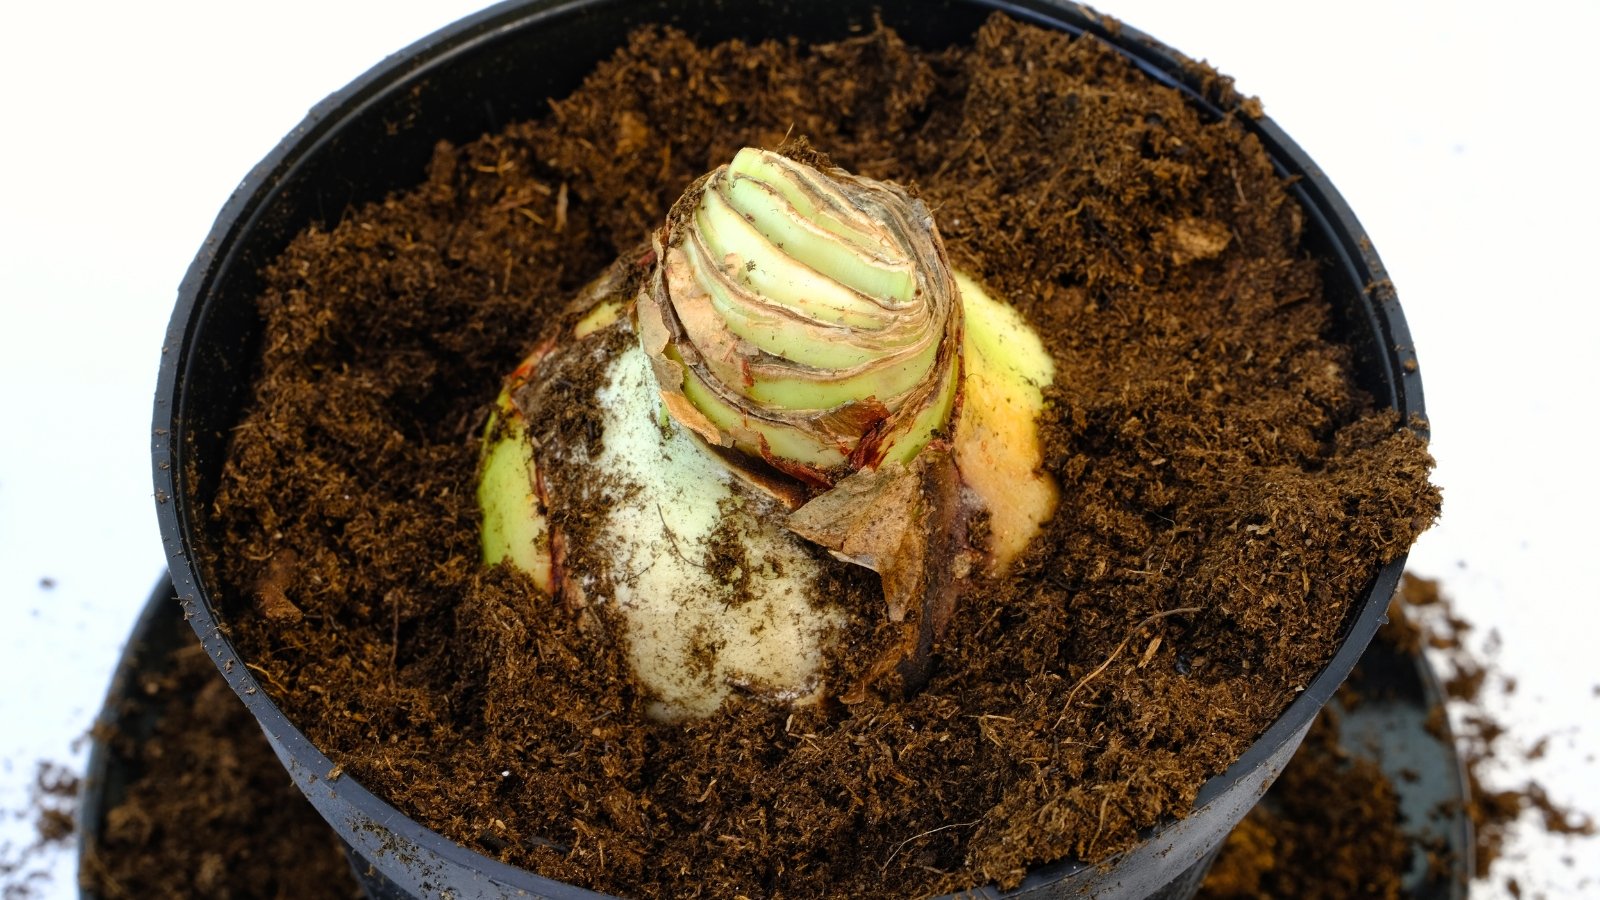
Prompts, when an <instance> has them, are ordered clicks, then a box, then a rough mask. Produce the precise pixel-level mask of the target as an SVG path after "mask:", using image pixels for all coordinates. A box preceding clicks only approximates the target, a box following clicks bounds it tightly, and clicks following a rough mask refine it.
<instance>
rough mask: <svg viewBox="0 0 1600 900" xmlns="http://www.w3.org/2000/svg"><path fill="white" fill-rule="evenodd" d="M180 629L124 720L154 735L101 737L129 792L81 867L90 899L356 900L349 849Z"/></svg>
mask: <svg viewBox="0 0 1600 900" xmlns="http://www.w3.org/2000/svg"><path fill="white" fill-rule="evenodd" d="M174 624H176V623H174ZM165 626H166V623H163V627H165ZM183 630H184V637H183V639H182V646H181V647H179V648H178V649H176V650H174V651H172V652H171V653H170V654H169V655H168V658H167V659H166V660H165V661H164V662H160V663H157V664H154V665H151V666H150V667H149V668H148V669H147V670H145V671H142V672H141V673H140V674H139V675H138V677H137V678H135V679H134V680H133V681H132V682H131V687H130V690H129V693H128V695H127V696H126V697H125V699H124V700H123V704H122V707H121V708H120V709H119V710H117V713H118V714H119V715H121V716H123V717H125V718H126V719H127V720H129V721H132V720H138V719H140V718H142V717H145V716H150V717H153V718H154V719H155V725H154V731H153V732H152V733H151V734H150V735H149V736H148V737H143V738H142V739H135V738H134V737H133V736H131V735H127V734H122V733H118V732H115V731H107V732H103V733H100V734H98V735H97V737H98V739H99V740H102V741H104V742H106V745H107V746H106V752H108V753H110V754H112V755H113V758H114V759H115V762H113V763H112V765H114V766H116V767H118V768H120V769H121V770H122V771H124V772H126V773H127V775H128V776H129V783H128V788H127V793H126V795H125V796H124V797H122V798H121V802H119V803H117V804H116V805H114V806H112V807H110V808H109V809H107V810H106V811H105V814H104V816H105V818H104V821H102V822H100V823H99V828H100V831H99V839H98V841H96V842H95V843H94V845H93V846H91V847H88V848H86V852H85V856H84V858H83V860H82V861H81V862H80V865H79V879H80V881H81V883H82V885H83V887H84V889H85V890H87V891H90V892H92V895H93V896H94V897H96V898H98V900H142V898H148V897H168V898H174V900H187V898H195V900H198V898H208V900H357V898H359V897H361V896H362V894H361V891H360V889H359V888H357V887H356V883H355V878H354V877H353V876H352V875H351V874H350V866H349V864H348V863H346V862H345V857H344V848H343V846H342V845H340V843H339V841H338V839H337V838H335V837H334V836H333V832H332V831H331V830H329V828H328V825H327V823H326V822H324V821H323V820H322V817H321V816H319V815H317V812H316V810H314V809H312V808H311V804H310V803H308V802H306V799H305V797H303V796H302V795H301V793H300V789H299V788H297V787H295V785H294V782H293V781H292V780H291V779H290V778H289V773H288V772H286V771H284V769H283V765H282V764H281V763H279V762H278V757H277V756H276V755H275V754H274V753H273V752H272V747H271V746H270V745H268V744H267V740H266V737H265V736H263V735H262V734H261V729H260V728H259V727H258V726H257V725H256V723H255V720H254V719H252V718H251V716H250V713H249V712H248V711H247V710H246V709H245V707H244V705H243V704H241V703H240V702H239V700H238V698H237V697H234V696H233V691H232V690H231V689H230V688H229V687H228V683H227V682H226V681H224V680H223V679H222V678H221V676H219V675H218V674H217V668H216V666H215V665H214V664H213V663H212V662H211V660H210V658H208V657H207V656H206V653H205V648H204V647H201V646H200V642H199V641H198V640H195V638H194V635H193V633H192V632H190V631H189V629H188V628H186V627H185V628H184V629H183Z"/></svg>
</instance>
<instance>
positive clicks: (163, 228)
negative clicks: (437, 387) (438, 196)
mask: <svg viewBox="0 0 1600 900" xmlns="http://www.w3.org/2000/svg"><path fill="white" fill-rule="evenodd" d="M476 5H477V4H475V3H473V2H471V0H466V2H461V0H434V2H430V3H426V4H424V3H417V2H394V0H388V2H380V0H360V2H355V0H345V2H340V0H317V2H310V0H280V2H275V3H270V4H268V3H257V4H254V5H252V6H248V7H247V6H245V5H242V4H238V3H230V2H221V0H205V2H199V0H195V2H178V0H157V2H151V3H109V2H103V0H102V2H80V3H73V4H67V3H47V2H41V3H27V4H24V3H22V2H14V3H7V4H5V5H4V6H3V8H0V35H3V43H4V48H3V50H0V398H3V404H0V411H3V419H0V423H3V424H0V811H9V810H16V809H20V808H22V807H23V806H24V805H25V803H26V798H27V791H26V785H27V784H28V783H29V782H30V781H31V779H32V776H33V767H34V761H35V760H39V759H52V760H61V761H67V762H72V763H75V764H77V765H80V766H81V764H82V759H83V754H82V752H81V751H80V750H75V749H74V746H75V744H74V741H75V739H76V738H77V737H78V736H79V735H80V734H81V733H82V732H83V731H84V730H85V729H86V728H87V727H88V725H89V724H90V722H91V720H92V718H93V716H94V714H95V712H96V710H97V708H98V707H99V704H100V701H101V698H102V693H103V691H104V689H105V685H106V682H107V680H108V678H109V676H110V673H111V669H112V666H113V665H114V663H115V660H116V658H117V654H118V652H119V649H120V645H121V643H122V640H123V637H124V635H125V634H126V632H127V630H128V628H129V627H130V625H131V623H132V621H133V619H134V616H135V615H136V613H137V611H138V609H139V608H140V606H141V605H142V604H143V602H144V600H145V597H146V595H147V593H148V592H149V590H150V588H151V586H152V585H153V584H154V582H155V581H156V579H157V577H158V575H159V574H160V572H161V570H162V568H163V566H164V561H163V557H162V552H161V543H160V541H159V539H158V537H157V533H156V526H155V517H154V515H153V509H154V504H153V502H152V500H151V487H150V477H149V463H148V443H149V442H148V428H149V416H150V401H151V396H152V392H153V390H154V385H155V373H156V366H157V360H158V356H159V352H158V351H159V348H160V345H161V341H162V336H163V332H164V329H165V326H166V320H167V315H168V313H169V311H170V308H171V305H172V303H173V300H174V296H175V291H176V288H177V284H178V281H179V279H180V278H181V276H182V275H183V272H184V269H185V267H186V266H187V265H188V262H189V259H190V257H191V256H192V255H193V253H194V251H195V249H196V248H197V247H198V246H199V245H200V243H201V241H202V239H203V238H204V237H205V235H206V232H207V230H208V229H209V227H210V224H211V220H212V218H213V217H214V216H215V214H216V212H217V210H218V209H220V208H221V206H222V204H223V202H224V201H225V200H226V199H227V197H228V195H229V193H230V192H231V191H232V189H233V188H234V186H235V185H236V184H237V183H238V181H239V179H241V178H242V177H243V176H244V174H245V173H246V172H247V171H248V170H249V169H250V167H251V166H252V165H253V164H254V163H255V162H256V161H257V160H258V159H259V158H260V157H261V156H262V155H264V154H265V153H266V152H267V151H268V150H269V149H270V148H271V147H272V146H273V145H274V144H275V143H276V142H277V141H278V139H279V138H280V137H281V136H282V135H283V134H284V133H285V132H287V131H288V130H289V129H290V128H291V127H293V126H294V125H295V124H296V122H297V121H299V119H300V118H301V116H303V115H304V113H305V111H306V110H307V109H309V108H310V107H311V106H312V105H313V104H314V103H316V102H317V101H318V100H320V99H321V98H322V97H323V96H325V95H326V94H328V93H330V92H332V91H333V90H335V89H336V88H338V87H340V86H341V85H343V84H344V83H346V82H347V81H349V80H350V79H352V78H354V77H355V76H357V75H359V74H360V73H361V72H363V71H364V70H365V69H367V68H368V67H369V66H371V65H372V64H374V63H376V62H377V61H379V60H380V59H381V58H382V57H383V56H384V55H385V54H387V53H390V52H393V51H395V50H398V49H400V48H402V47H403V46H405V45H406V44H408V43H410V42H411V41H412V40H415V39H416V38H419V37H421V36H423V35H425V34H427V33H428V32H430V31H432V30H433V29H435V28H437V27H440V26H443V25H445V24H447V23H448V22H450V21H452V20H453V19H455V18H458V17H459V16H461V15H463V14H465V13H467V12H469V11H471V10H472V9H473V8H474V7H475V6H476ZM1104 10H1105V11H1106V12H1108V13H1111V14H1113V15H1116V16H1118V17H1120V18H1122V19H1124V20H1125V21H1127V22H1128V23H1129V24H1131V25H1133V26H1135V27H1137V28H1140V29H1141V30H1144V31H1146V32H1148V33H1150V34H1152V35H1154V36H1155V37H1157V38H1159V39H1161V40H1163V41H1165V42H1167V43H1168V44H1171V45H1172V46H1175V47H1177V48H1179V49H1181V50H1183V51H1185V52H1187V53H1189V54H1191V55H1194V56H1197V57H1203V58H1205V59H1208V60H1210V61H1211V62H1213V63H1214V64H1215V65H1217V66H1218V67H1219V68H1220V69H1222V70H1223V71H1224V72H1227V73H1229V74H1232V75H1234V76H1235V77H1237V79H1238V82H1239V86H1240V88H1241V89H1242V90H1243V91H1244V92H1246V93H1251V94H1257V95H1259V96H1260V97H1261V98H1262V100H1263V101H1264V103H1265V105H1266V110H1267V112H1268V114H1269V115H1271V116H1273V117H1274V118H1275V119H1277V121H1278V122H1279V123H1280V124H1281V125H1282V126H1283V127H1284V128H1285V129H1286V130H1287V131H1288V132H1289V133H1290V134H1291V135H1293V136H1294V137H1295V139H1296V140H1297V141H1298V142H1299V143H1300V144H1301V145H1302V146H1303V147H1305V148H1306V150H1307V151H1308V152H1309V153H1310V154H1311V156H1312V157H1313V158H1314V159H1316V160H1317V162H1318V163H1319V164H1321V166H1322V167H1323V169H1324V170H1325V171H1326V172H1327V173H1328V174H1329V175H1330V176H1331V177H1332V179H1333V181H1334V183H1335V184H1336V185H1338V186H1339V188H1340V190H1341V191H1342V192H1343V193H1344V195H1345V197H1346V199H1347V200H1348V201H1349V202H1350V205H1351V206H1352V207H1353V208H1354V209H1355V211H1356V213H1357V215H1358V216H1359V217H1360V218H1361V220H1362V222H1363V223H1364V224H1365V225H1366V227H1367V229H1368V231H1369V233H1370V235H1371V237H1372V239H1373V242H1374V244H1375V245H1376V246H1377V248H1378V250H1379V252H1380V253H1381V254H1382V256H1383V259H1384V261H1385V262H1386V263H1387V265H1388V267H1389V270H1390V273H1391V275H1392V276H1393V279H1394V282H1395V284H1396V286H1397V287H1398V289H1399V293H1400V297H1401V301H1402V303H1403V305H1404V308H1405V310H1406V314H1407V317H1408V319H1409V320H1410V323H1411V329H1412V332H1413V335H1414V336H1415V339H1416V345H1417V347H1418V354H1419V358H1420V361H1421V365H1422V371H1423V374H1424V378H1425V384H1426V387H1427V400H1428V409H1429V413H1430V417H1431V419H1432V421H1433V426H1434V438H1435V445H1434V446H1435V452H1436V455H1437V456H1438V459H1439V468H1438V472H1437V481H1438V482H1439V483H1440V484H1441V485H1443V486H1444V489H1445V497H1446V506H1445V516H1444V519H1443V521H1442V522H1441V523H1440V524H1439V525H1438V526H1437V527H1436V528H1435V529H1434V530H1433V531H1432V532H1430V533H1429V534H1428V535H1426V536H1425V537H1424V538H1423V540H1422V542H1421V543H1420V544H1419V545H1418V546H1417V548H1416V550H1415V552H1414V553H1413V555H1412V561H1413V568H1414V570H1415V571H1418V572H1420V573H1423V574H1426V575H1430V576H1436V577H1440V578H1442V579H1443V581H1444V583H1445V586H1446V588H1447V589H1448V591H1449V592H1450V593H1452V594H1454V596H1455V597H1456V598H1457V600H1458V601H1459V602H1460V605H1461V606H1462V608H1463V609H1464V610H1465V612H1466V614H1467V616H1468V617H1469V618H1470V619H1472V620H1473V621H1475V622H1477V623H1479V626H1480V634H1479V636H1480V638H1482V637H1485V636H1486V635H1487V632H1488V631H1489V630H1490V629H1491V628H1492V629H1494V630H1497V631H1498V632H1499V635H1500V636H1501V638H1502V639H1503V645H1504V649H1503V650H1502V651H1501V654H1500V662H1501V664H1502V667H1503V668H1504V669H1506V670H1508V671H1510V672H1512V673H1514V674H1515V675H1516V676H1517V678H1518V680H1519V682H1520V689H1519V690H1518V691H1517V693H1516V694H1515V695H1513V696H1512V697H1510V698H1509V699H1508V700H1507V701H1506V704H1507V705H1506V708H1505V709H1504V710H1503V712H1504V714H1505V715H1506V716H1507V717H1508V718H1509V720H1510V721H1511V722H1512V723H1513V725H1514V728H1515V730H1516V732H1517V733H1518V734H1519V735H1521V736H1523V738H1524V739H1525V741H1526V742H1531V741H1532V740H1533V739H1534V738H1535V737H1538V736H1540V735H1544V734H1554V735H1555V739H1554V740H1553V741H1552V746H1551V750H1550V752H1549V754H1548V756H1547V758H1546V759H1544V760H1543V761H1541V762H1539V763H1537V764H1529V765H1527V766H1525V767H1522V768H1519V770H1518V771H1516V772H1512V773H1508V777H1515V778H1520V777H1525V776H1526V775H1530V774H1531V775H1535V776H1537V777H1538V778H1540V779H1542V780H1543V781H1544V782H1545V784H1546V785H1548V786H1549V787H1550V788H1551V791H1552V794H1553V796H1554V797H1555V798H1556V799H1557V800H1558V801H1561V802H1569V803H1574V804H1576V805H1578V806H1580V807H1582V808H1584V809H1587V810H1591V811H1600V774H1596V769H1595V767H1594V765H1593V761H1594V754H1595V753H1596V751H1597V749H1600V730H1597V727H1596V725H1595V719H1596V716H1597V713H1600V696H1597V691H1600V688H1597V685H1600V649H1597V648H1596V647H1595V646H1594V641H1595V640H1596V625H1597V623H1600V613H1597V611H1596V606H1597V603H1600V588H1597V587H1596V585H1597V583H1600V580H1597V572H1596V568H1595V565H1594V561H1595V558H1596V555H1597V553H1600V550H1597V548H1596V547H1595V538H1596V536H1597V534H1600V529H1597V527H1596V525H1595V516H1596V512H1597V510H1600V485H1597V481H1596V479H1595V478H1594V476H1593V475H1592V474H1590V473H1591V472H1592V471H1593V470H1592V467H1591V464H1589V463H1585V462H1584V461H1583V460H1585V459H1589V458H1590V454H1592V453H1594V452H1595V449H1596V448H1595V441H1594V436H1595V428H1594V425H1593V423H1592V421H1591V419H1590V417H1591V415H1592V414H1593V413H1594V412H1595V411H1596V401H1595V398H1594V396H1593V391H1594V388H1595V387H1596V386H1597V378H1596V376H1595V374H1594V370H1593V368H1592V367H1593V365H1594V362H1595V360H1596V357H1597V351H1600V337H1597V334H1600V328H1597V325H1600V314H1597V312H1596V301H1597V300H1600V289H1597V287H1596V284H1595V278H1596V272H1597V268H1596V264H1595V259H1596V258H1597V256H1600V225H1597V224H1596V223H1597V218H1596V212H1597V210H1600V178H1597V175H1596V171H1595V166H1596V164H1597V160H1600V152H1597V142H1596V139H1597V138H1600V129H1597V127H1596V124H1595V115H1596V112H1597V111H1600V91H1597V88H1600V78H1597V77H1596V75H1595V70H1594V68H1593V64H1592V62H1591V59H1592V56H1593V54H1594V53H1595V48H1594V43H1593V41H1594V37H1595V35H1596V34H1600V6H1597V5H1596V4H1595V3H1593V2H1570V3H1565V4H1561V3H1556V2H1550V0H1543V2H1534V3H1523V4H1518V5H1516V6H1515V7H1508V6H1505V5H1500V4H1489V3H1415V2H1410V3H1402V2H1374V0H1356V2H1349V0H1346V2H1340V3H1331V2H1319V3H1316V4H1294V5H1292V6H1291V5H1289V4H1282V3H1272V2H1266V0H1260V2H1246V0H1208V2H1193V0H1188V2H1184V0H1116V2H1111V0H1108V2H1107V3H1106V4H1105V6H1104ZM419 175H420V173H419ZM44 579H50V580H51V581H53V583H54V586H53V587H46V586H45V584H44V583H43V580H44ZM29 834H30V826H29V824H28V823H27V822H25V821H22V820H19V819H15V818H13V817H12V816H11V815H10V814H9V813H6V812H0V842H4V841H6V840H11V841H19V840H21V841H25V840H26V839H27V838H28V837H29ZM1518 853H1519V854H1520V855H1521V857H1522V859H1521V860H1520V861H1519V860H1513V861H1512V862H1511V863H1510V864H1509V865H1508V867H1507V868H1506V869H1504V873H1512V872H1514V873H1515V874H1516V875H1517V876H1518V877H1519V878H1520V879H1521V881H1522V884H1523V886H1524V888H1531V889H1535V890H1538V889H1543V890H1546V891H1547V892H1548V893H1549V894H1550V895H1551V896H1579V895H1589V896H1600V886H1597V884H1596V882H1595V880H1593V879H1595V878H1597V877H1600V841H1590V842H1587V843H1583V842H1580V843H1570V842H1563V841H1557V840H1549V839H1534V840H1529V841H1527V842H1525V843H1522V844H1520V845H1519V846H1518ZM1563 857H1566V858H1567V859H1568V860H1569V861H1570V862H1563ZM74 864H75V860H73V859H72V858H71V856H70V854H69V855H64V856H62V857H61V858H60V859H59V860H58V863H57V865H56V868H55V874H56V884H55V885H54V887H53V888H50V889H48V890H47V891H46V892H45V896H50V897H63V898H65V897H71V896H75V892H74V890H73V889H72V887H71V885H72V883H73V879H72V875H71V872H72V868H73V866H74ZM1500 894H1501V888H1500V887H1499V886H1498V884H1494V885H1489V886H1487V887H1484V888H1482V890H1481V891H1480V892H1479V893H1478V894H1477V895H1478V896H1499V895H1500Z"/></svg>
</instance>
